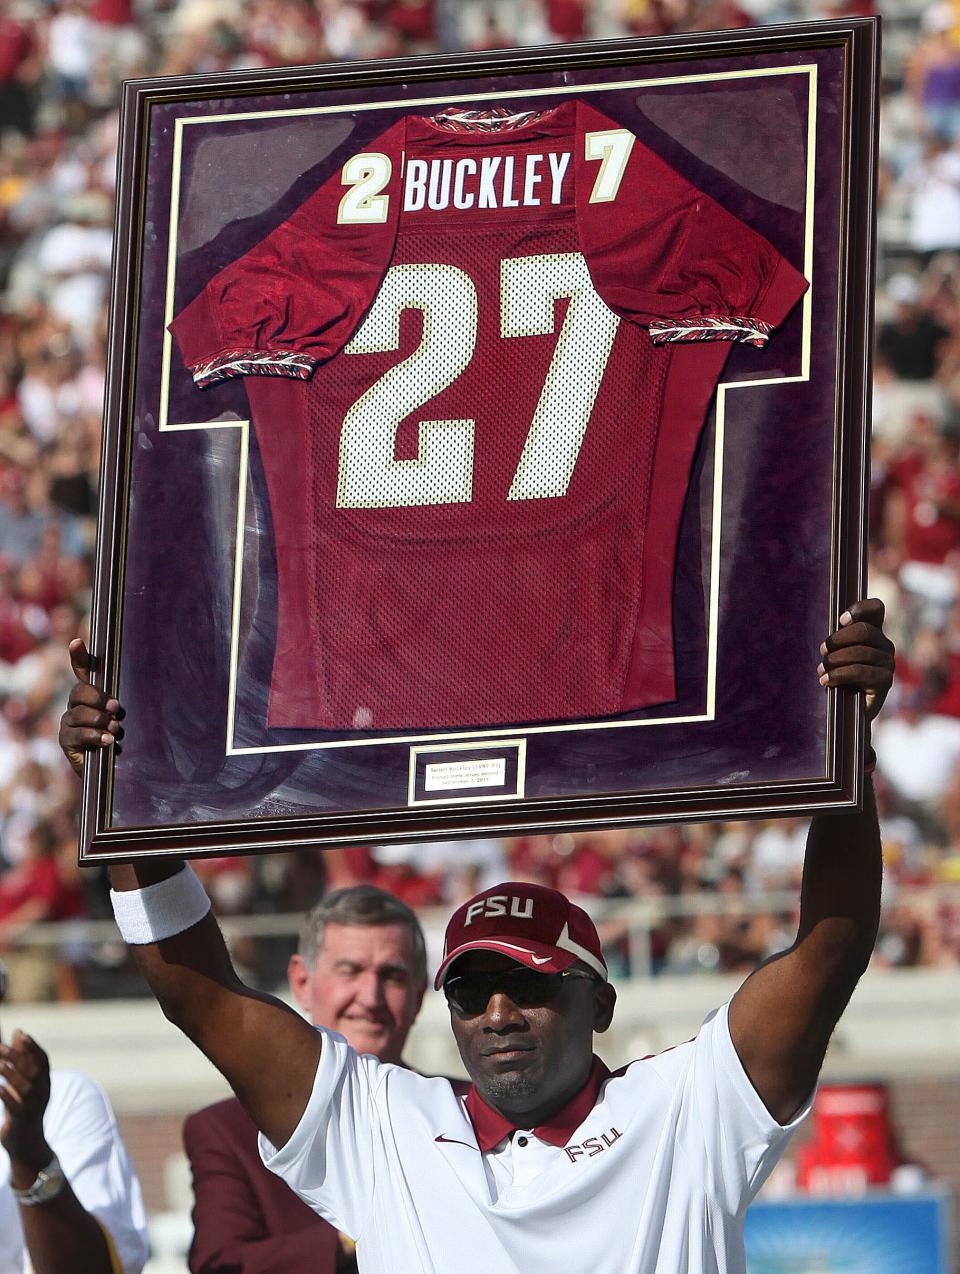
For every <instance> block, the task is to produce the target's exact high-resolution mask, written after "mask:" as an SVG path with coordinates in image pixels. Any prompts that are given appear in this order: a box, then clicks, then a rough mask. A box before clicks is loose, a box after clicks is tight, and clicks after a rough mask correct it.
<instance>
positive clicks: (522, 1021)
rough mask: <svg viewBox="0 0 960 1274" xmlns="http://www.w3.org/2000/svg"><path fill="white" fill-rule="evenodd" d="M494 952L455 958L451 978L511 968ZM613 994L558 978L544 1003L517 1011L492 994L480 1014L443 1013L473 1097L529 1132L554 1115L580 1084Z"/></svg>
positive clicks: (596, 984) (501, 994)
mask: <svg viewBox="0 0 960 1274" xmlns="http://www.w3.org/2000/svg"><path fill="white" fill-rule="evenodd" d="M516 967H517V966H516V963H515V962H514V961H513V960H510V959H508V958H507V957H506V956H501V955H497V954H496V953H494V952H487V951H471V952H468V953H467V954H466V955H463V956H461V957H460V959H459V960H457V961H456V962H455V964H454V966H453V969H452V970H451V976H452V977H461V976H469V975H470V974H471V973H488V972H489V973H493V972H497V971H501V970H503V971H506V970H509V969H515V968H516ZM615 998H616V997H615V993H614V990H613V988H612V987H611V986H610V985H609V984H607V983H603V982H600V981H599V980H593V979H587V978H564V979H563V981H562V983H561V984H560V991H559V993H558V994H557V995H556V997H555V998H554V999H551V1000H550V1001H549V1003H546V1004H542V1005H537V1006H534V1007H532V1008H529V1007H528V1008H521V1007H519V1006H518V1005H516V1004H514V1002H513V1001H512V1000H511V999H510V996H509V994H508V993H507V992H506V991H501V990H495V991H494V993H493V994H492V995H491V996H490V999H489V1000H488V1001H487V1006H486V1009H485V1010H484V1011H483V1012H481V1013H479V1014H477V1015H476V1016H463V1015H462V1014H461V1013H459V1012H458V1011H457V1010H456V1009H454V1008H453V1007H451V1009H450V1021H451V1025H452V1027H453V1034H454V1037H455V1039H456V1041H457V1047H458V1048H459V1050H460V1056H461V1058H462V1059H463V1064H464V1066H465V1067H466V1068H467V1071H468V1073H469V1075H470V1078H471V1079H472V1080H473V1082H474V1084H475V1085H476V1087H477V1091H478V1092H479V1094H480V1096H481V1097H482V1098H483V1099H484V1101H485V1102H487V1104H488V1105H490V1106H492V1107H493V1108H494V1109H495V1110H498V1111H500V1112H501V1114H504V1115H508V1116H510V1117H511V1118H515V1119H518V1121H519V1117H521V1116H522V1117H523V1120H522V1122H523V1124H524V1126H534V1125H536V1124H538V1123H542V1122H543V1121H544V1120H545V1119H549V1118H550V1116H551V1115H553V1114H555V1113H556V1111H558V1110H561V1109H562V1108H563V1107H564V1106H565V1105H566V1104H567V1102H568V1101H570V1100H571V1098H573V1097H574V1096H575V1095H576V1094H577V1093H578V1092H579V1091H580V1089H581V1088H582V1087H583V1085H584V1084H585V1083H586V1081H587V1078H588V1076H589V1074H590V1067H591V1065H592V1059H593V1033H594V1031H605V1030H606V1029H607V1027H608V1026H609V1025H610V1019H611V1018H612V1016H613V1006H614V1001H615Z"/></svg>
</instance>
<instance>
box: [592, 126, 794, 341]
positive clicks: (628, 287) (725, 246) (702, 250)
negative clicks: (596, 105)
mask: <svg viewBox="0 0 960 1274" xmlns="http://www.w3.org/2000/svg"><path fill="white" fill-rule="evenodd" d="M604 167H606V168H607V169H608V171H607V172H606V173H605V174H604V173H603V172H602V169H603V168H604ZM576 182H577V225H578V231H579V234H580V241H581V247H582V250H583V254H584V257H585V258H586V262H587V265H588V267H589V270H590V274H591V276H592V279H593V283H594V287H595V288H596V289H597V292H598V293H599V294H600V296H601V297H602V298H603V300H604V301H605V302H606V304H607V305H608V306H609V307H610V308H611V309H612V310H613V311H614V312H615V313H616V314H619V315H620V317H621V318H625V319H628V320H630V321H632V322H635V323H638V324H641V325H642V326H645V327H647V329H648V330H649V333H650V337H651V339H652V340H653V341H654V343H655V344H667V343H672V342H675V341H739V342H743V343H745V344H749V345H757V346H763V345H765V344H766V341H767V338H768V337H769V335H770V333H771V331H772V330H773V329H774V328H775V327H777V326H778V325H779V324H780V323H781V322H782V321H783V320H784V319H785V318H786V316H787V315H788V314H789V313H790V311H791V310H792V309H793V307H794V305H796V303H797V301H798V300H799V299H800V297H801V296H802V295H803V294H804V292H805V291H806V290H807V287H808V283H807V280H806V279H805V278H804V277H803V275H802V274H801V273H800V271H799V270H797V269H796V268H795V267H794V266H793V265H791V264H790V262H789V261H787V260H786V258H785V257H783V256H782V255H781V253H780V252H778V251H777V249H776V248H775V247H774V246H773V245H772V244H771V243H769V242H768V241H767V240H766V239H765V238H764V237H763V236H762V235H760V234H758V233H757V232H756V231H755V230H753V229H751V227H750V226H748V225H746V224H745V223H744V222H743V221H741V220H740V219H739V218H738V217H735V216H733V214H732V213H730V212H728V211H727V210H726V209H725V208H723V207H722V206H721V205H720V204H719V203H717V201H716V200H715V199H711V198H710V196H709V195H706V194H704V192H703V191H702V190H698V189H697V187H696V186H693V185H692V184H691V183H690V182H689V181H687V180H686V178H684V177H682V176H681V175H680V174H679V173H678V172H676V171H675V170H674V169H673V168H671V167H670V165H669V164H667V163H666V162H665V161H664V160H663V159H661V158H660V157H659V156H658V155H656V154H655V153H654V152H653V151H652V150H650V149H649V148H648V147H647V146H644V145H643V143H642V142H640V141H639V140H638V139H637V138H635V137H633V135H632V134H630V133H629V132H628V130H626V129H623V128H619V127H618V126H617V125H615V124H614V123H613V122H612V121H611V120H609V119H607V118H606V117H605V116H604V115H601V114H600V113H599V112H598V111H595V110H594V109H593V108H592V107H590V106H588V105H587V104H585V103H583V102H581V103H579V109H578V127H577V168H576Z"/></svg>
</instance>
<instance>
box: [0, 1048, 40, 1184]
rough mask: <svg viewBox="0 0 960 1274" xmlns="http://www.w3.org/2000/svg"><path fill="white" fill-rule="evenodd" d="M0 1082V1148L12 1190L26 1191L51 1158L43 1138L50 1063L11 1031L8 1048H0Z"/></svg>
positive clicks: (38, 1049)
mask: <svg viewBox="0 0 960 1274" xmlns="http://www.w3.org/2000/svg"><path fill="white" fill-rule="evenodd" d="M0 1078H2V1080H3V1084H2V1085H0V1101H2V1102H3V1105H4V1119H3V1123H2V1124H0V1145H2V1146H3V1148H4V1150H5V1151H6V1152H7V1154H8V1155H9V1156H10V1166H11V1179H12V1182H13V1186H14V1188H15V1189H17V1190H26V1189H28V1188H29V1187H30V1186H31V1185H32V1184H33V1182H34V1181H35V1180H36V1176H37V1173H38V1172H40V1171H41V1169H43V1168H45V1167H46V1166H47V1164H48V1163H49V1162H50V1160H51V1159H52V1158H53V1151H52V1150H51V1149H50V1147H49V1146H48V1145H47V1141H46V1138H45V1137H44V1135H43V1116H44V1114H45V1113H46V1109H47V1102H48V1101H49V1100H50V1062H49V1061H48V1059H47V1055H46V1053H45V1052H44V1051H43V1049H42V1048H41V1047H40V1045H39V1044H37V1043H36V1041H35V1040H32V1039H31V1038H30V1036H29V1035H25V1034H24V1033H23V1031H15V1032H14V1036H13V1042H12V1043H11V1044H0Z"/></svg>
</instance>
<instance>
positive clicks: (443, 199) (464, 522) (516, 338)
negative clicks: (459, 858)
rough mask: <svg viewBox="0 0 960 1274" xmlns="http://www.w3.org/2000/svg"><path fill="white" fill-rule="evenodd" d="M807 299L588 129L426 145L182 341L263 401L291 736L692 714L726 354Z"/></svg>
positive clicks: (604, 135) (295, 219) (214, 373)
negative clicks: (699, 473)
mask: <svg viewBox="0 0 960 1274" xmlns="http://www.w3.org/2000/svg"><path fill="white" fill-rule="evenodd" d="M805 288H806V282H805V280H804V279H803V277H802V276H801V275H800V274H799V273H798V272H797V270H795V269H794V268H793V266H791V265H790V264H789V263H788V262H787V261H786V260H785V259H784V258H783V257H782V256H781V255H780V254H779V253H778V252H777V251H776V250H775V249H774V248H773V247H772V245H771V244H770V243H768V242H767V240H765V239H764V238H762V237H761V236H760V235H758V234H757V233H755V232H754V231H753V230H751V229H750V227H749V226H747V225H744V223H743V222H742V221H740V220H738V219H737V218H735V217H733V216H732V215H731V214H730V213H728V212H726V211H725V210H724V209H723V208H722V207H721V206H720V205H719V204H717V203H716V202H715V201H714V200H712V199H710V198H709V197H708V196H707V195H705V194H704V193H703V192H702V191H700V190H697V189H696V188H695V187H694V186H692V185H691V184H690V183H689V182H687V181H686V180H685V179H684V178H683V177H681V176H680V175H679V174H678V173H676V172H675V171H674V170H673V169H671V168H670V167H669V166H668V165H667V164H666V163H665V162H664V161H663V160H662V159H660V158H659V157H658V156H657V155H656V154H654V153H653V152H652V151H651V150H650V149H648V148H647V147H646V146H644V145H643V144H642V143H641V142H640V141H639V140H637V139H636V138H635V137H634V136H633V134H632V133H630V132H629V131H628V130H626V129H624V128H621V127H619V126H618V125H617V124H615V123H614V122H613V121H612V120H610V119H608V118H606V117H605V116H604V115H601V114H600V113H599V112H598V111H596V110H594V109H593V108H592V107H591V106H589V105H588V104H586V103H585V102H583V101H577V100H574V101H568V102H565V103H564V104H562V105H561V106H559V107H557V108H556V109H553V110H550V111H546V112H543V113H537V112H529V113H521V114H516V113H512V112H508V111H505V110H502V109H501V110H494V111H487V112H474V111H458V112H450V113H447V114H441V115H437V116H434V117H432V118H429V119H428V118H420V117H413V116H408V117H407V118H405V119H404V120H403V121H401V122H400V123H398V124H396V125H394V126H393V127H392V128H390V129H389V130H388V131H387V132H385V133H383V134H382V135H381V136H380V137H379V138H378V139H377V140H376V141H375V142H374V143H372V144H371V145H370V146H369V147H367V148H366V149H365V150H364V151H363V152H362V153H360V154H355V155H352V156H351V157H350V158H349V159H348V160H347V161H346V163H345V164H344V165H343V168H342V169H341V171H340V172H339V173H337V174H336V175H335V176H333V177H331V178H330V179H329V180H328V181H326V182H325V183H324V184H323V185H322V186H321V187H320V188H319V189H318V190H317V191H316V192H315V193H314V194H312V195H311V196H310V197H309V198H308V199H307V200H306V201H305V202H304V203H303V204H302V205H301V206H300V207H299V208H298V209H297V211H296V212H295V213H294V214H293V215H292V216H291V217H289V218H288V219H287V220H286V221H284V222H283V223H282V224H281V225H279V226H277V227H276V229H274V230H273V231H271V232H270V234H269V235H267V236H266V238H264V239H263V240H262V242H260V243H259V244H257V246H256V247H254V248H252V249H251V250H250V251H249V252H247V253H246V254H245V255H244V256H242V257H241V258H239V259H238V260H237V261H234V262H233V263H232V264H231V265H229V266H228V267H227V268H226V269H224V270H222V271H221V272H220V273H219V274H217V275H216V276H215V277H214V278H213V279H211V281H210V282H209V283H208V284H207V286H206V287H205V288H204V290H203V291H202V292H201V293H200V295H199V296H197V297H196V298H195V299H194V300H193V301H192V302H191V303H190V304H189V305H188V306H187V307H186V308H185V309H184V310H183V311H182V312H181V313H180V314H179V315H178V316H177V318H176V319H175V321H174V323H173V324H172V330H173V332H174V334H175V336H176V339H177V342H178V343H179V346H180V350H181V353H182V355H183V358H184V361H185V362H186V363H187V365H188V366H189V367H190V369H191V371H192V374H193V377H194V380H195V382H196V383H197V385H199V386H200V387H201V388H202V387H205V386H207V385H210V384H213V383H214V382H216V381H218V380H221V379H223V378H225V377H228V376H243V377H245V379H246V388H247V393H248V396H249V401H250V411H251V417H252V420H253V422H254V427H255V429H256V433H257V438H258V442H259V446H260V451H261V454H262V458H263V464H264V469H265V472H266V477H267V485H268V492H269V499H270V506H271V516H272V519H273V527H274V535H275V540H276V553H277V571H278V584H279V614H278V624H277V641H276V650H275V655H274V666H273V680H272V685H271V693H270V709H269V724H270V725H272V726H295V727H311V728H325V729H337V730H339V729H351V728H367V727H370V728H393V727H400V728H410V727H429V726H451V725H468V724H475V725H484V724H495V723H503V722H524V721H537V720H551V719H554V720H567V719H571V718H587V717H597V716H605V715H610V714H614V713H620V712H624V711H627V710H629V709H634V708H642V707H645V706H648V705H650V704H655V703H661V702H665V701H668V700H670V699H672V698H673V697H674V696H675V688H674V655H673V632H672V586H673V577H674V559H675V556H676V547H677V538H678V531H679V524H680V517H681V512H682V508H683V502H684V495H685V493H686V489H687V484H688V479H689V472H690V466H691V462H692V457H693V453H694V448H695V445H696V442H697V438H698V435H699V432H700V430H701V428H702V425H703V422H704V419H705V416H706V413H707V408H708V405H709V402H710V398H711V396H712V394H713V391H714V389H715V386H716V383H717V380H718V378H719V375H720V372H721V369H722V367H723V364H724V362H725V360H726V356H727V352H728V350H729V348H730V345H729V343H730V342H731V341H747V342H749V343H751V344H754V345H763V344H764V343H765V341H766V338H767V335H768V334H769V332H770V330H771V329H772V328H773V327H774V326H775V325H776V324H778V323H779V322H780V321H781V320H782V319H783V318H784V317H785V316H786V314H787V313H788V312H789V311H790V309H791V308H792V307H793V305H794V304H795V303H796V301H797V300H798V298H799V297H800V296H801V295H802V293H803V292H804V290H805Z"/></svg>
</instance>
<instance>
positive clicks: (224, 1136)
mask: <svg viewBox="0 0 960 1274" xmlns="http://www.w3.org/2000/svg"><path fill="white" fill-rule="evenodd" d="M183 1144H184V1149H185V1150H186V1152H187V1158H188V1159H189V1160H190V1167H191V1169H192V1171H193V1195H194V1208H193V1229H194V1234H193V1242H192V1244H191V1245H190V1258H189V1259H190V1269H191V1271H192V1274H292V1271H295V1270H309V1271H310V1274H346V1272H347V1271H356V1268H357V1264H356V1257H355V1256H353V1254H352V1253H347V1252H345V1251H344V1249H343V1248H342V1246H341V1243H340V1237H339V1235H338V1234H337V1231H336V1230H335V1229H334V1228H333V1226H332V1225H329V1224H328V1223H327V1222H326V1221H324V1220H322V1219H321V1218H320V1217H318V1216H317V1214H316V1213H315V1212H314V1211H313V1210H312V1209H311V1208H308V1207H307V1205H306V1204H305V1203H304V1202H303V1201H302V1200H300V1199H298V1198H297V1196H296V1195H295V1194H294V1193H293V1191H292V1190H291V1189H290V1188H289V1186H286V1185H284V1183H283V1182H282V1181H281V1180H280V1178H279V1177H277V1176H275V1175H274V1174H273V1173H272V1172H270V1171H268V1170H267V1169H266V1168H265V1167H264V1166H263V1162H262V1160H261V1159H260V1152H259V1151H258V1149H257V1130H256V1128H255V1127H254V1125H253V1123H252V1121H251V1120H250V1118H249V1116H248V1115H247V1113H246V1111H245V1110H244V1109H243V1107H242V1106H241V1105H240V1103H239V1102H238V1101H237V1099H236V1098H235V1097H231V1098H230V1099H229V1100H228V1101H221V1102H217V1104H216V1105H215V1106H207V1107H206V1108H205V1109H204V1110H198V1111H197V1113H196V1114H194V1115H190V1117H189V1118H188V1119H187V1121H186V1123H185V1124H184V1125H183Z"/></svg>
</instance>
